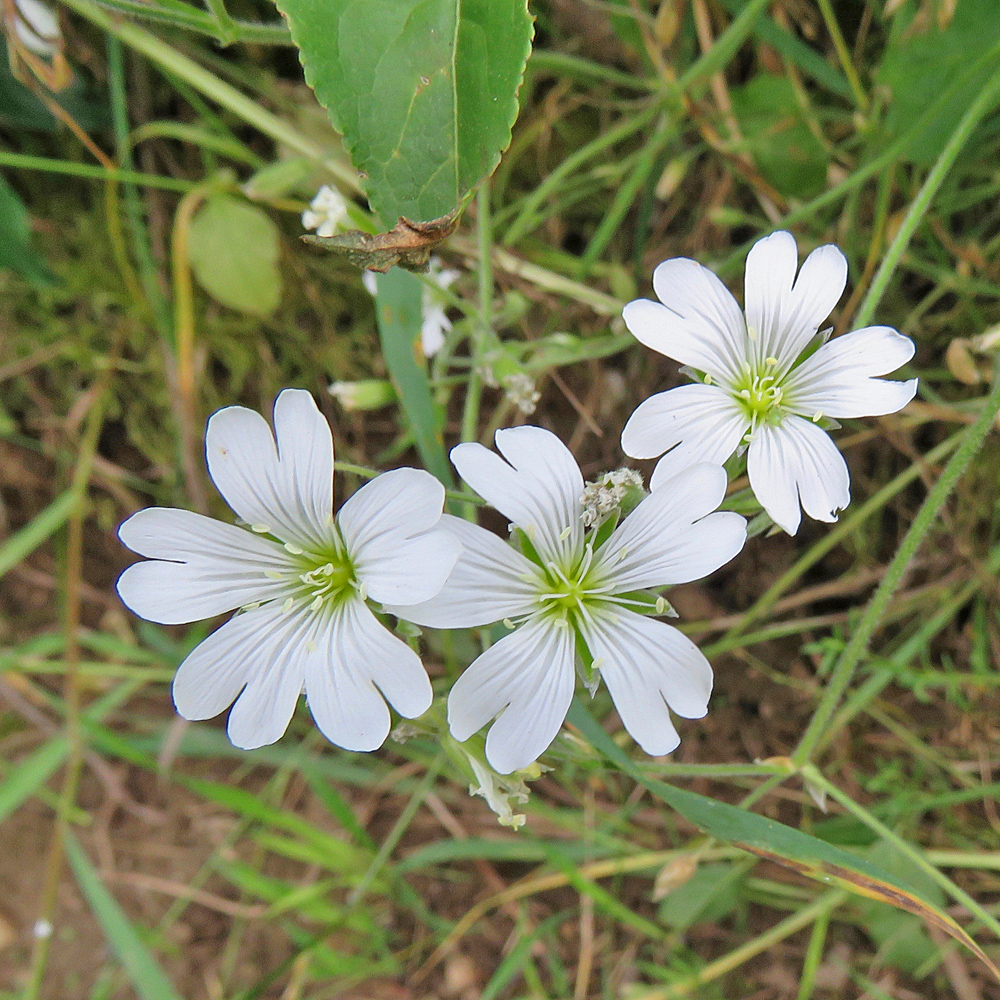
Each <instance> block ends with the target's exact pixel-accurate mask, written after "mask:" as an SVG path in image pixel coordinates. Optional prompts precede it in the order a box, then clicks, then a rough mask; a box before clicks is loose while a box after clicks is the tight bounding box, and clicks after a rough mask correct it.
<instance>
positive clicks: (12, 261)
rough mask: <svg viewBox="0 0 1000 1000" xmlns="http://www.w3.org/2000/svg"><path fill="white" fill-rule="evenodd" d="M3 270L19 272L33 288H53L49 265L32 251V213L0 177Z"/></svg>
mask: <svg viewBox="0 0 1000 1000" xmlns="http://www.w3.org/2000/svg"><path fill="white" fill-rule="evenodd" d="M0 267H4V268H9V269H10V270H11V271H16V272H17V273H18V274H20V275H21V276H22V277H24V278H27V279H28V281H30V282H31V283H32V284H33V285H51V284H52V281H53V279H52V275H51V274H50V273H49V269H48V267H46V265H45V261H44V260H43V259H42V257H40V256H39V255H38V254H37V253H36V252H35V251H34V250H32V248H31V223H30V222H29V221H28V212H27V209H25V207H24V205H23V204H22V202H21V199H20V198H18V196H17V194H16V192H15V191H14V189H13V188H12V187H11V186H10V185H9V184H8V183H7V182H6V181H5V180H4V179H3V177H0Z"/></svg>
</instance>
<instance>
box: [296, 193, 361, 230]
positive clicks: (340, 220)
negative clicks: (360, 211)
mask: <svg viewBox="0 0 1000 1000" xmlns="http://www.w3.org/2000/svg"><path fill="white" fill-rule="evenodd" d="M349 222H350V216H349V215H348V213H347V199H346V198H344V196H343V195H342V194H341V193H340V192H339V191H338V190H337V189H336V188H335V187H331V186H330V185H329V184H324V185H323V186H322V187H321V188H320V189H319V190H318V191H317V192H316V197H315V198H313V200H312V201H311V202H309V207H308V208H307V209H306V210H305V211H304V212H303V213H302V228H303V229H315V230H316V235H317V236H325V237H330V236H333V235H334V234H335V233H336V232H337V231H338V230H339V229H343V228H345V227H346V226H347V224H348V223H349Z"/></svg>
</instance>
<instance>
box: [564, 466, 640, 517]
mask: <svg viewBox="0 0 1000 1000" xmlns="http://www.w3.org/2000/svg"><path fill="white" fill-rule="evenodd" d="M644 492H645V491H644V490H643V485H642V476H640V475H639V473H638V472H636V471H635V469H615V471H614V472H605V473H604V475H603V476H601V477H600V478H598V479H595V480H593V481H588V482H587V484H586V486H584V488H583V493H582V494H581V496H580V504H581V506H582V507H583V513H582V514H581V515H580V518H581V520H582V521H583V526H584V527H585V528H592V527H594V526H595V525H599V524H601V523H602V522H604V521H606V520H607V519H608V518H609V517H610V516H611V515H612V514H613V513H615V511H618V510H620V509H621V506H622V502H623V501H624V500H625V498H626V497H627V496H628V495H629V494H633V495H642V494H643V493H644Z"/></svg>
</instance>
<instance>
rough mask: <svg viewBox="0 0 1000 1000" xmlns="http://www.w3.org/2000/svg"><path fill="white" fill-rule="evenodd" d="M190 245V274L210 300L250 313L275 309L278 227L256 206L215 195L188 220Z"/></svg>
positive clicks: (278, 293) (277, 298)
mask: <svg viewBox="0 0 1000 1000" xmlns="http://www.w3.org/2000/svg"><path fill="white" fill-rule="evenodd" d="M188 248H189V249H188V253H189V256H190V260H191V269H192V270H193V271H194V276H195V277H196V278H197V279H198V284H200V285H201V287H202V288H204V289H205V291H206V292H208V294H209V295H211V296H212V298H213V299H215V300H216V301H218V302H221V303H222V304H223V305H224V306H229V308H230V309H237V310H239V311H240V312H245V313H250V314H251V315H253V316H269V315H270V314H271V313H272V312H274V310H275V309H277V307H278V302H279V301H280V300H281V274H280V273H279V271H278V229H277V227H276V226H275V224H274V223H273V222H272V221H271V220H270V218H268V216H267V214H266V213H265V212H264V211H263V210H261V209H259V208H257V206H256V205H250V204H248V203H247V202H245V201H243V200H242V199H240V198H234V197H232V196H231V195H228V194H217V195H213V196H212V197H210V198H209V199H208V200H207V201H206V202H205V204H204V206H203V207H202V209H201V210H200V211H199V212H198V214H197V215H195V217H194V219H193V221H192V222H191V234H190V237H189V244H188Z"/></svg>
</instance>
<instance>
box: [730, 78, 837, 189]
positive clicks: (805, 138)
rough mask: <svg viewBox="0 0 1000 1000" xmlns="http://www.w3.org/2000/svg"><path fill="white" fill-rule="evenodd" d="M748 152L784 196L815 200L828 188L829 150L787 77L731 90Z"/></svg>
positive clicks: (734, 109) (759, 79)
mask: <svg viewBox="0 0 1000 1000" xmlns="http://www.w3.org/2000/svg"><path fill="white" fill-rule="evenodd" d="M730 95H731V97H732V102H733V113H734V114H735V115H736V118H737V120H738V121H739V123H740V127H741V129H742V130H743V135H744V148H745V149H746V151H747V152H748V153H749V154H750V155H751V156H752V157H753V159H754V162H755V163H756V164H757V166H758V167H759V169H760V172H761V173H762V174H763V175H764V177H765V179H766V180H768V181H770V183H771V184H773V185H774V186H775V187H776V188H777V189H778V190H779V191H780V192H781V193H782V194H785V195H790V196H792V197H796V198H809V197H811V196H812V195H814V194H818V193H819V192H820V191H822V190H823V187H824V186H825V184H826V159H827V157H826V150H824V149H823V146H822V143H820V141H819V139H817V138H816V136H815V135H813V133H812V131H811V130H810V128H809V123H808V121H807V120H806V117H805V114H804V113H803V111H802V108H801V107H800V105H799V102H798V98H797V97H796V95H795V88H794V86H793V85H792V81H791V80H789V79H788V77H786V76H772V75H771V74H769V73H759V74H758V75H757V76H755V77H754V78H753V79H752V80H751V81H750V82H749V83H744V84H743V85H742V86H739V87H733V88H732V89H731V90H730Z"/></svg>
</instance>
